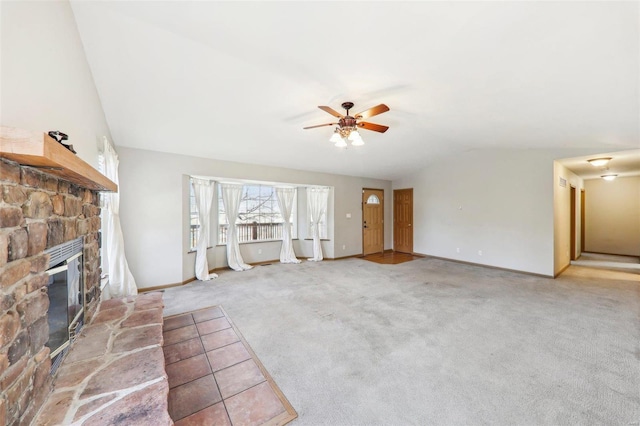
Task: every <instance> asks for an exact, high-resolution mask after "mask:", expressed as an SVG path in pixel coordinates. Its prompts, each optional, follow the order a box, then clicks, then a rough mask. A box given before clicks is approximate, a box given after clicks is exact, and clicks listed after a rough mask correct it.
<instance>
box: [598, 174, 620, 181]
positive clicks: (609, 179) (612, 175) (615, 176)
mask: <svg viewBox="0 0 640 426" xmlns="http://www.w3.org/2000/svg"><path fill="white" fill-rule="evenodd" d="M600 177H601V178H602V179H604V180H608V181H612V180H614V179H615V178H617V177H618V175H614V174H610V175H602V176H600Z"/></svg>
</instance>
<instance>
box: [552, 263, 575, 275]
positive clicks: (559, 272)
mask: <svg viewBox="0 0 640 426" xmlns="http://www.w3.org/2000/svg"><path fill="white" fill-rule="evenodd" d="M569 266H571V262H569V264H568V265H566V266H565V267H564V268H562V269H560V271H558V272H556V273H555V274H553V278H558V276H559V275H560V274H562V273H563V272H564V271H566V270H567V268H568V267H569Z"/></svg>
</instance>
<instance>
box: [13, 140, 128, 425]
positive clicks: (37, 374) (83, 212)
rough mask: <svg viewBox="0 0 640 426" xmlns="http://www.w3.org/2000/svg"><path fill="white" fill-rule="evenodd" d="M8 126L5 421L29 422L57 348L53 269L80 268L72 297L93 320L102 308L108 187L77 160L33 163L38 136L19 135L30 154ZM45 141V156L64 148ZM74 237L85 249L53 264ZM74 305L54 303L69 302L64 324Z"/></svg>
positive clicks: (48, 379)
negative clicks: (87, 175) (90, 177)
mask: <svg viewBox="0 0 640 426" xmlns="http://www.w3.org/2000/svg"><path fill="white" fill-rule="evenodd" d="M6 129H7V128H3V129H2V130H3V133H2V135H1V136H2V139H0V148H1V149H0V157H4V158H0V391H1V393H0V424H6V425H13V424H29V423H30V421H31V419H32V418H33V416H34V415H35V414H36V412H37V410H38V409H39V408H40V406H41V405H42V403H43V400H44V398H45V397H46V395H47V394H48V392H49V387H50V382H51V375H50V369H51V351H52V350H58V349H57V348H56V349H54V348H51V349H50V348H49V347H48V346H47V345H48V342H49V341H50V340H51V337H50V330H51V329H52V328H55V327H57V326H55V325H53V324H52V323H51V321H50V320H53V318H52V317H54V316H55V315H52V316H51V317H50V316H49V315H48V311H49V309H50V308H51V307H54V306H55V304H51V303H50V296H51V294H48V291H47V289H48V288H52V287H51V285H52V284H53V282H55V280H56V278H55V276H56V273H55V272H54V273H53V274H48V273H47V270H48V269H50V267H52V268H53V269H55V268H56V265H57V266H58V267H60V266H62V263H64V264H65V266H66V267H67V271H69V267H71V268H72V269H71V272H70V273H71V274H72V275H73V274H74V273H75V274H79V276H77V277H74V280H75V279H76V278H77V280H76V281H74V283H75V282H78V283H80V282H81V283H82V289H81V287H80V286H78V288H77V289H73V290H72V291H76V290H77V293H78V294H76V295H73V297H72V298H75V300H76V301H80V302H82V301H83V302H84V313H83V315H84V321H88V320H90V319H91V317H92V315H94V313H95V311H96V307H97V305H98V301H99V298H100V272H101V271H100V250H99V244H100V243H99V241H100V237H99V235H100V234H99V231H100V207H99V191H100V190H104V188H100V187H99V186H98V187H97V188H96V186H95V185H94V186H93V187H92V186H91V185H90V184H85V183H84V182H83V181H82V180H81V179H79V178H77V177H76V176H74V172H73V167H74V166H73V165H70V166H67V165H62V166H60V167H53V168H35V167H29V166H25V165H21V164H34V160H32V158H41V157H42V155H38V156H34V155H32V154H33V149H32V148H33V139H34V138H31V139H29V138H23V139H20V138H14V139H15V140H17V141H18V142H20V143H22V142H23V141H24V144H22V145H20V146H19V148H20V149H22V146H26V145H27V144H31V145H28V146H29V150H27V151H28V155H20V154H15V152H16V150H17V149H16V148H15V146H14V145H11V143H12V140H10V139H9V138H7V133H6V132H7V130H6ZM9 130H10V131H13V129H9ZM7 141H9V142H7ZM43 141H44V145H43V151H45V152H44V156H45V157H46V156H47V155H50V152H49V150H51V149H53V150H54V151H55V150H57V149H58V148H60V149H64V148H62V147H61V146H60V147H57V146H54V145H53V144H56V143H55V141H53V140H48V139H47V137H46V136H45V137H44V139H43V136H42V134H40V136H39V143H40V144H42V143H43ZM56 145H57V144H56ZM58 154H59V153H58V152H56V155H55V156H54V157H56V158H55V159H56V160H58V159H59V158H63V160H64V161H67V160H69V164H71V162H78V163H82V164H86V163H84V162H82V160H80V159H77V158H76V157H75V156H73V154H71V153H70V152H68V153H66V152H65V153H62V154H61V155H62V157H60V156H59V155H58ZM67 155H69V156H72V157H67ZM8 158H9V159H8ZM14 159H15V160H16V161H13V160H14ZM35 164H36V165H38V166H41V167H42V164H40V163H35ZM45 167H46V164H45ZM67 167H70V168H71V172H69V169H68V168H67ZM83 167H84V166H83ZM87 167H89V166H88V165H87ZM93 172H94V173H95V174H98V173H97V172H95V170H94V171H93ZM65 174H69V175H70V178H69V179H67V178H66V177H65ZM100 177H102V176H101V175H100ZM105 179H106V178H105ZM88 182H90V181H88ZM107 182H110V181H108V180H107ZM114 187H115V185H114ZM74 242H75V246H76V247H80V248H79V253H80V256H77V253H74V254H72V255H70V256H68V257H66V258H65V259H63V260H61V261H58V262H57V264H55V263H54V264H50V263H51V262H50V260H51V257H52V252H53V251H55V249H54V250H51V249H52V248H54V247H57V246H60V245H62V244H65V243H71V244H72V245H73V244H74ZM74 256H75V257H74ZM54 262H55V259H54ZM74 262H75V263H74ZM78 263H80V265H79V266H81V267H80V268H79V267H78ZM58 272H60V271H58ZM52 280H53V282H52ZM73 285H75V284H73ZM64 291H66V294H63V296H62V297H66V298H67V299H69V290H68V289H66V288H65V290H64ZM64 291H63V292H64ZM75 305H77V303H75V302H73V303H67V305H66V306H64V308H62V307H61V305H60V306H56V307H54V309H58V313H60V312H62V311H63V310H64V311H65V314H66V315H67V319H68V318H69V317H71V316H72V317H73V318H71V323H70V324H66V325H65V326H64V328H69V325H71V328H72V331H73V329H74V327H75V326H76V325H77V321H78V318H79V317H78V315H79V312H80V310H79V309H80V308H79V307H78V306H75ZM70 307H71V308H70ZM69 309H71V311H69ZM74 309H75V311H74ZM58 319H60V318H58ZM74 320H76V323H74V322H73V321H74ZM54 332H57V337H55V338H54V340H55V339H62V340H65V338H64V333H65V332H66V331H65V332H62V333H61V332H60V330H54ZM61 336H62V337H61ZM66 339H68V336H67V338H66ZM53 343H54V342H53V341H52V343H51V344H53ZM55 343H56V344H58V343H59V342H55Z"/></svg>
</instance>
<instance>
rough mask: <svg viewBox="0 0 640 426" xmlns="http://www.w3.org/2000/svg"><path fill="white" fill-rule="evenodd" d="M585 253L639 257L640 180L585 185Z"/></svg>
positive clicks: (632, 177)
mask: <svg viewBox="0 0 640 426" xmlns="http://www.w3.org/2000/svg"><path fill="white" fill-rule="evenodd" d="M585 193H586V200H585V201H586V206H585V213H586V217H585V222H586V230H585V234H586V235H585V240H586V241H585V243H586V245H585V250H586V251H589V252H595V253H609V254H621V255H627V256H640V176H630V177H619V178H617V179H616V180H614V181H611V182H607V181H605V180H604V179H590V180H587V181H585Z"/></svg>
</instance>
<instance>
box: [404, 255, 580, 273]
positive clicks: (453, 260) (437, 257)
mask: <svg viewBox="0 0 640 426" xmlns="http://www.w3.org/2000/svg"><path fill="white" fill-rule="evenodd" d="M413 255H414V256H420V257H426V258H431V259H439V260H446V261H449V262H455V263H462V264H464V265H471V266H480V267H483V268H489V269H497V270H499V271H506V272H515V273H517V274H525V275H531V276H534V277H540V278H556V277H557V276H558V275H560V274H561V273H562V272H559V273H558V275H546V274H538V273H535V272H528V271H520V270H518V269H509V268H502V267H500V266H492V265H485V264H482V263H475V262H467V261H466V260H458V259H450V258H448V257H440V256H432V255H430V254H424V253H414V254H413ZM568 266H569V265H567V267H568ZM565 269H566V268H565ZM563 271H564V269H563Z"/></svg>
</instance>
